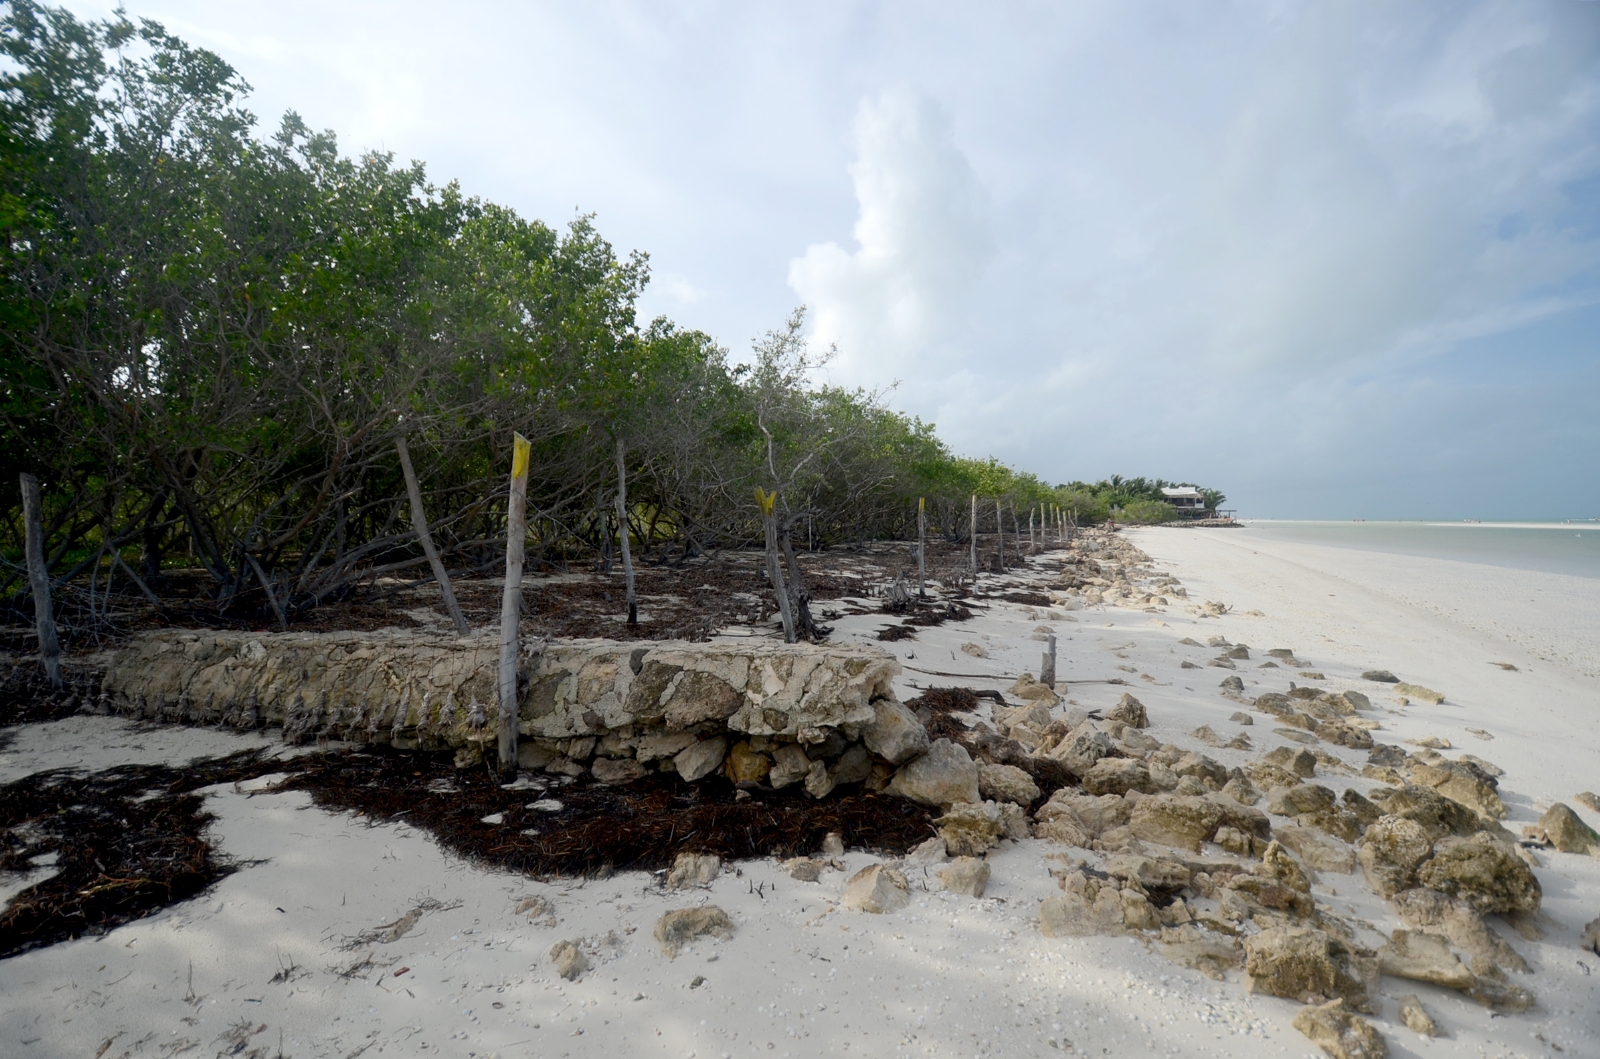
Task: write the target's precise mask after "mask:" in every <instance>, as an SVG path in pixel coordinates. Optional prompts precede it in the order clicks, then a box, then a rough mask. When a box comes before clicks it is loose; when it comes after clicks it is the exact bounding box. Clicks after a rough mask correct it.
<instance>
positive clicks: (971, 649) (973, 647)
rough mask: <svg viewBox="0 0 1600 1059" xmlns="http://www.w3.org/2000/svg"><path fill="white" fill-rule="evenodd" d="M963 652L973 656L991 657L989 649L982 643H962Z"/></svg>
mask: <svg viewBox="0 0 1600 1059" xmlns="http://www.w3.org/2000/svg"><path fill="white" fill-rule="evenodd" d="M961 653H962V654H968V655H971V656H972V657H973V658H988V657H989V649H988V648H987V647H985V646H983V644H981V643H964V644H962V645H961Z"/></svg>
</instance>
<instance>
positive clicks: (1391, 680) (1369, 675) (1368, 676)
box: [1361, 669, 1400, 684]
mask: <svg viewBox="0 0 1600 1059" xmlns="http://www.w3.org/2000/svg"><path fill="white" fill-rule="evenodd" d="M1361 679H1362V680H1372V681H1376V682H1377V683H1379V684H1398V683H1400V678H1399V677H1397V676H1395V675H1394V674H1393V673H1391V672H1389V671H1388V670H1387V669H1369V670H1367V671H1366V672H1365V673H1363V674H1361Z"/></svg>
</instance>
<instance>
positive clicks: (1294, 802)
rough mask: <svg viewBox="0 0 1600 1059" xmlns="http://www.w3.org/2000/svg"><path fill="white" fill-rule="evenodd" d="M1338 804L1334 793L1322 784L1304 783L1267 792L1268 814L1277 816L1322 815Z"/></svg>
mask: <svg viewBox="0 0 1600 1059" xmlns="http://www.w3.org/2000/svg"><path fill="white" fill-rule="evenodd" d="M1337 804H1338V798H1337V797H1336V796H1335V795H1334V793H1333V791H1331V790H1329V789H1328V788H1327V787H1323V786H1321V785H1320V784H1314V783H1302V784H1300V785H1298V786H1295V787H1278V788H1276V789H1275V790H1271V791H1268V792H1267V812H1269V813H1272V814H1273V815H1275V816H1299V815H1300V814H1302V813H1320V812H1325V811H1327V810H1329V809H1332V808H1333V807H1334V806H1335V805H1337Z"/></svg>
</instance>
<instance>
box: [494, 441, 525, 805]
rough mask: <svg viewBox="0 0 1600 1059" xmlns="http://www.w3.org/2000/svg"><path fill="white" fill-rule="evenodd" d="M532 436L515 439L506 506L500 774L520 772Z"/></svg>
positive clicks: (502, 598)
mask: <svg viewBox="0 0 1600 1059" xmlns="http://www.w3.org/2000/svg"><path fill="white" fill-rule="evenodd" d="M529 456H530V452H529V445H528V439H527V438H525V437H523V436H522V435H521V434H517V435H516V436H515V439H514V440H513V442H512V456H511V496H510V500H509V502H508V503H507V505H506V589H505V595H504V596H502V597H501V600H500V674H499V692H500V775H501V776H514V775H516V772H517V647H518V637H519V635H520V633H521V631H522V630H521V621H522V549H523V544H524V538H525V537H526V536H527V532H528V459H529Z"/></svg>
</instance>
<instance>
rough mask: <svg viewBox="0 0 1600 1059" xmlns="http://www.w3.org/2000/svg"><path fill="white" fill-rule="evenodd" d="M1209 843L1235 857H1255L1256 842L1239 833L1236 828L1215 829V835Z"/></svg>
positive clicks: (1241, 832) (1225, 826)
mask: <svg viewBox="0 0 1600 1059" xmlns="http://www.w3.org/2000/svg"><path fill="white" fill-rule="evenodd" d="M1211 841H1213V842H1215V843H1216V844H1217V845H1219V846H1221V847H1222V848H1223V849H1225V850H1227V851H1228V852H1229V853H1232V854H1233V855H1234V856H1236V857H1253V856H1255V855H1256V852H1257V850H1256V840H1255V839H1253V838H1251V837H1250V836H1249V835H1247V834H1245V833H1244V832H1243V831H1240V830H1239V829H1238V828H1236V827H1228V826H1227V825H1225V824H1224V825H1223V826H1221V827H1219V828H1217V833H1216V834H1215V835H1213V836H1212V837H1211Z"/></svg>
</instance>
